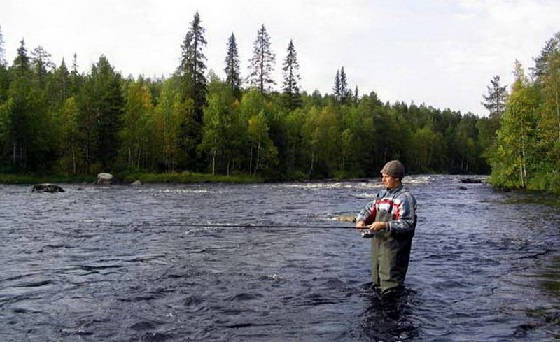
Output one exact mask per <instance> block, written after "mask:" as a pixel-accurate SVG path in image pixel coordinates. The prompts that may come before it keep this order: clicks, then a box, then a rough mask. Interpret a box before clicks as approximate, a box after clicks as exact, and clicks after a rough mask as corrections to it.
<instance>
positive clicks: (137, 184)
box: [130, 179, 142, 186]
mask: <svg viewBox="0 0 560 342" xmlns="http://www.w3.org/2000/svg"><path fill="white" fill-rule="evenodd" d="M130 185H134V186H139V185H142V182H141V181H140V180H139V179H137V180H135V181H134V182H132V183H131V184H130Z"/></svg>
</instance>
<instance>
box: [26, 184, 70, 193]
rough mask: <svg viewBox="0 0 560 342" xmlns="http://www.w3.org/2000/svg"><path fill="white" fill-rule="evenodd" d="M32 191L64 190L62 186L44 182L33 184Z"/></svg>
mask: <svg viewBox="0 0 560 342" xmlns="http://www.w3.org/2000/svg"><path fill="white" fill-rule="evenodd" d="M31 191H32V192H64V189H62V187H61V186H59V185H56V184H50V183H44V184H35V185H33V189H31Z"/></svg>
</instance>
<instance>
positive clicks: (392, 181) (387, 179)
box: [381, 173, 401, 189]
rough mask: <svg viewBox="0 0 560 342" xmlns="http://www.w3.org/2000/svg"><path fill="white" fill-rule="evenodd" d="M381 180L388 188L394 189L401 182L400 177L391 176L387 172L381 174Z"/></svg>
mask: <svg viewBox="0 0 560 342" xmlns="http://www.w3.org/2000/svg"><path fill="white" fill-rule="evenodd" d="M381 182H382V183H383V185H384V186H385V187H386V188H387V189H393V188H396V187H398V186H399V185H400V184H401V181H400V179H398V178H395V177H392V176H389V175H388V174H386V173H382V174H381Z"/></svg>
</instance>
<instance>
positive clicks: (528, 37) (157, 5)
mask: <svg viewBox="0 0 560 342" xmlns="http://www.w3.org/2000/svg"><path fill="white" fill-rule="evenodd" d="M196 11H198V12H199V14H200V18H201V21H202V26H203V27H204V28H205V29H206V40H207V42H208V44H207V46H206V50H205V53H206V57H207V58H208V61H207V65H208V68H209V69H212V70H214V71H215V72H216V73H217V74H218V75H219V76H220V77H223V76H224V72H223V69H224V58H225V53H226V46H227V39H228V37H229V36H230V35H231V33H232V32H233V33H234V34H235V37H236V39H237V45H238V50H239V57H240V60H241V72H242V77H244V76H246V75H247V73H248V72H247V68H248V59H249V58H250V57H251V53H252V46H253V41H254V40H255V38H256V36H257V31H258V29H259V28H260V25H261V24H264V25H265V27H266V29H267V31H268V33H269V35H270V37H271V47H272V50H273V52H274V53H275V54H276V66H275V70H276V75H275V79H276V82H277V86H276V87H277V89H280V85H281V77H282V76H281V67H282V62H283V59H284V58H285V56H286V49H287V46H288V43H289V40H290V39H293V40H294V45H295V48H296V51H297V54H298V60H299V63H300V73H301V76H302V80H301V88H302V89H304V90H307V91H308V92H312V91H313V90H315V89H317V90H319V91H320V92H322V93H325V92H329V93H330V92H332V90H331V89H332V86H333V83H334V76H335V74H336V71H337V69H339V68H340V67H341V66H344V69H345V71H346V75H347V79H348V83H349V86H350V87H351V88H352V89H354V87H355V86H358V88H359V91H360V93H369V92H370V91H375V92H376V93H377V94H378V96H379V98H380V99H381V100H383V101H390V102H394V101H397V100H398V101H405V102H407V103H410V102H412V101H414V102H415V103H416V104H421V103H425V104H426V105H431V106H434V107H437V108H441V109H443V108H451V109H453V110H460V111H462V112H463V113H466V112H472V113H475V114H478V115H486V111H485V110H484V108H483V107H482V105H481V104H480V101H481V99H482V94H483V93H485V92H486V86H487V85H488V84H489V81H490V79H491V78H492V76H494V75H499V76H500V77H501V78H502V81H503V83H505V84H510V83H511V81H512V74H511V72H512V70H513V63H514V61H515V59H518V60H519V61H520V62H521V63H522V64H523V66H524V67H525V68H528V67H530V66H532V65H533V58H534V57H536V56H538V54H539V53H540V51H541V49H542V47H543V46H544V43H545V42H546V41H547V40H548V39H550V38H551V37H552V36H553V34H554V33H556V32H558V31H560V0H521V1H514V0H510V1H506V0H501V1H498V0H496V1H492V0H456V1H452V0H449V1H445V0H441V1H436V0H408V1H407V0H402V1H394V0H386V1H374V0H371V1H367V0H346V1H340V0H336V1H335V0H320V1H319V0H311V1H308V0H305V1H303V0H302V1H297V0H283V1H269V0H260V1H256V0H255V1H248V0H236V1H230V0H203V1H195V0H191V1H189V0H95V1H86V0H57V1H53V0H2V3H1V4H0V27H1V31H2V34H3V37H4V48H5V49H6V59H7V61H8V63H9V64H10V65H11V64H12V62H13V59H14V58H15V54H16V50H17V48H18V47H19V41H20V40H21V39H22V38H24V39H25V44H26V47H27V49H28V51H29V52H31V51H32V50H33V48H35V47H37V46H38V45H40V46H42V47H43V48H44V49H46V50H47V51H48V52H49V53H50V54H51V55H52V61H53V62H54V63H55V64H56V65H60V62H61V60H62V58H65V60H66V63H67V65H70V64H71V61H72V56H73V54H74V53H76V54H77V56H78V66H79V69H80V71H82V72H88V71H89V70H90V68H91V64H92V63H95V62H96V61H97V60H98V58H99V56H100V55H101V54H104V55H105V56H107V58H108V59H109V62H110V63H111V64H112V65H113V66H114V67H115V69H116V70H118V71H120V72H121V73H122V74H123V76H124V77H127V76H128V75H129V74H132V75H133V76H134V77H137V76H138V75H140V74H143V75H144V76H146V77H153V76H161V75H164V76H166V77H167V76H169V75H170V74H171V73H172V72H173V71H174V70H175V69H176V67H177V65H178V64H179V57H180V53H181V51H180V50H181V48H180V46H181V43H182V41H183V38H184V36H185V34H186V32H187V30H188V27H189V24H190V22H191V21H192V19H193V16H194V14H195V12H196Z"/></svg>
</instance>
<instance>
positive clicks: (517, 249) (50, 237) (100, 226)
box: [0, 176, 560, 341]
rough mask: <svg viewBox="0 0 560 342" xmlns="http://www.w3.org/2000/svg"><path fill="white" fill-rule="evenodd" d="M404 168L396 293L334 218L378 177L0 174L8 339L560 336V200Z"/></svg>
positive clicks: (362, 199) (0, 273) (357, 203)
mask: <svg viewBox="0 0 560 342" xmlns="http://www.w3.org/2000/svg"><path fill="white" fill-rule="evenodd" d="M405 181H406V182H405V185H406V186H407V187H408V188H409V189H410V190H411V192H412V193H414V194H415V196H416V198H417V201H418V226H417V229H416V236H415V238H414V242H413V249H412V256H411V264H410V267H409V273H408V276H407V281H406V291H405V293H404V294H403V296H402V297H401V298H400V299H398V300H395V301H392V302H389V301H385V300H382V299H379V298H378V297H377V296H376V295H375V294H374V293H373V292H372V291H371V290H370V289H369V248H370V244H369V240H366V239H362V238H361V237H360V235H359V233H357V232H356V231H355V230H354V229H350V228H349V229H341V227H345V226H349V225H351V223H346V222H340V221H337V220H336V218H337V217H338V216H340V215H350V214H354V213H356V212H357V211H359V210H360V209H361V208H362V207H363V206H364V205H365V204H366V203H367V202H368V201H369V200H370V199H371V197H372V196H373V194H374V193H375V192H376V191H378V190H379V189H380V185H379V183H378V182H377V181H372V182H368V183H352V182H342V183H310V184H258V185H220V184H217V185H216V184H203V185H145V186H141V187H129V186H112V187H96V186H91V185H81V186H80V185H65V186H64V188H65V189H66V192H64V193H57V194H46V193H31V192H30V188H29V187H24V186H7V185H4V186H0V241H1V242H0V246H1V247H0V248H1V249H0V340H1V341H438V340H439V341H450V340H451V341H511V340H539V341H543V340H544V341H547V340H554V339H557V338H559V336H560V311H559V308H560V271H559V265H560V248H559V244H560V234H559V233H560V232H559V227H560V209H559V208H554V207H547V206H544V205H538V204H523V203H519V201H517V198H518V197H519V196H520V195H519V194H515V193H499V192H494V191H492V189H491V188H490V187H489V186H487V185H485V184H466V185H464V184H460V183H459V177H453V176H414V177H408V178H405ZM460 186H464V188H463V189H460ZM465 188H466V189H465ZM221 224H230V225H245V224H246V225H257V226H258V227H245V228H244V227H230V228H226V227H216V226H215V225H221ZM200 225H207V226H200ZM279 225H283V226H285V225H297V226H300V227H294V228H278V227H275V226H279ZM314 225H315V226H321V227H327V226H328V227H335V228H333V229H330V228H311V226H314Z"/></svg>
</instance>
